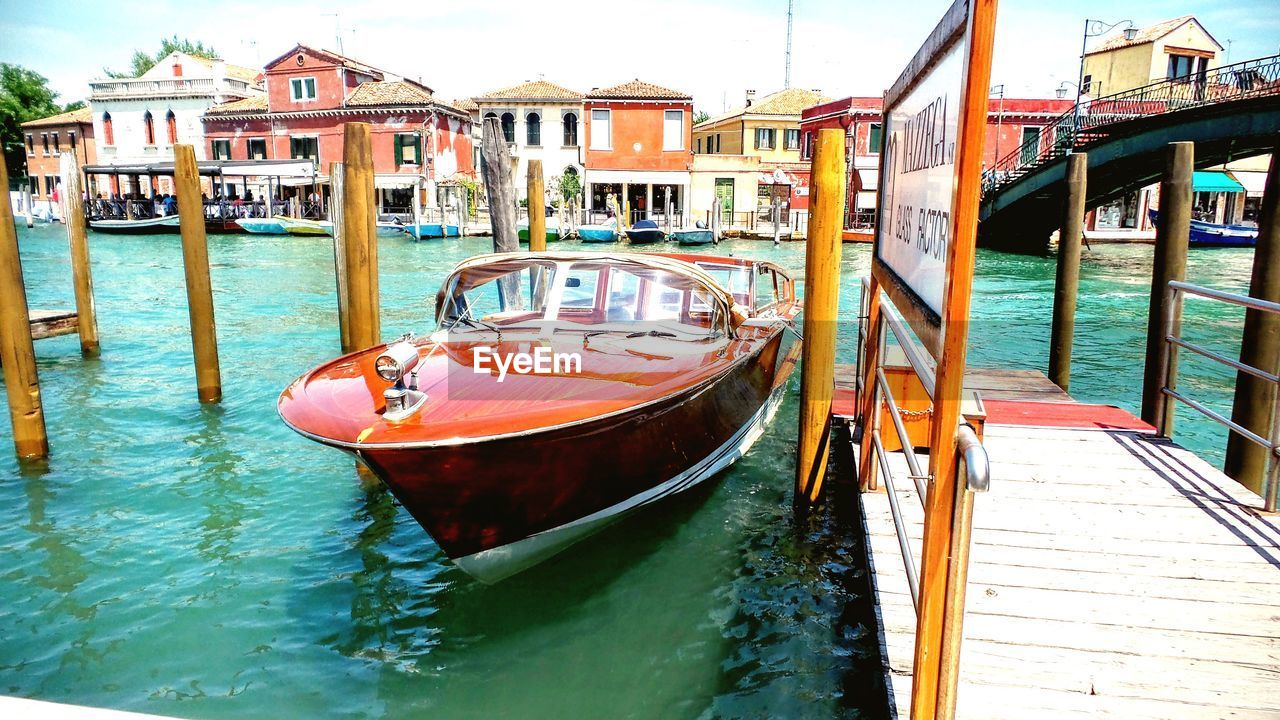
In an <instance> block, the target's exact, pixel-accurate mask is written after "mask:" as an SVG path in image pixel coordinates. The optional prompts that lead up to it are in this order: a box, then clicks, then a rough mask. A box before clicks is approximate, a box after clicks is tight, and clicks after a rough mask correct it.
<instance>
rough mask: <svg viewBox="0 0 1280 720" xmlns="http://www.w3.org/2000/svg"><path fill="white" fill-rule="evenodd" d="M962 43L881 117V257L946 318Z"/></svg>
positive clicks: (927, 305)
mask: <svg viewBox="0 0 1280 720" xmlns="http://www.w3.org/2000/svg"><path fill="white" fill-rule="evenodd" d="M963 50H964V43H962V42H960V43H954V44H952V45H951V48H950V49H949V50H948V51H947V52H946V54H945V55H943V56H942V58H941V59H940V60H939V61H938V62H937V64H936V65H935V66H934V67H933V68H932V69H931V70H930V72H929V73H928V75H927V76H925V77H924V78H923V79H922V81H921V82H920V83H919V84H918V85H916V87H915V88H914V89H913V90H912V91H911V92H910V93H909V94H907V95H906V96H904V97H903V98H902V99H901V100H899V101H898V103H897V104H896V105H894V106H893V107H892V108H890V109H889V114H888V115H886V116H885V118H884V150H883V153H884V156H883V157H882V158H881V162H882V169H881V203H880V208H879V212H880V218H879V219H880V222H879V223H877V233H878V236H877V237H876V255H877V257H878V258H879V259H880V261H881V262H882V263H884V264H885V265H886V266H887V267H888V268H889V269H890V270H892V271H893V274H894V275H896V276H897V278H898V280H900V281H901V282H902V284H903V285H905V286H906V287H907V289H909V290H910V291H911V292H912V293H913V294H915V295H916V297H918V298H919V299H920V301H921V302H922V303H923V304H924V305H925V306H926V307H928V308H929V309H930V310H932V311H933V312H934V313H935V314H936V315H937V316H939V317H941V315H942V295H943V289H944V287H945V284H946V273H947V267H946V264H947V246H948V244H949V242H950V240H951V238H950V233H951V208H952V199H953V196H954V194H955V180H956V173H955V160H956V134H957V127H958V123H957V120H958V118H959V115H960V93H961V91H962V89H963V86H964V62H963V60H964V53H963Z"/></svg>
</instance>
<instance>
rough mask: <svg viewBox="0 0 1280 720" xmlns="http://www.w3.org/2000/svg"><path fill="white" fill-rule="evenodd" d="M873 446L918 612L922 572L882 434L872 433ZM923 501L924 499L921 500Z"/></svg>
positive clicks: (908, 584) (908, 582)
mask: <svg viewBox="0 0 1280 720" xmlns="http://www.w3.org/2000/svg"><path fill="white" fill-rule="evenodd" d="M871 448H872V450H873V451H874V452H875V455H876V461H877V462H879V464H880V474H881V475H883V476H884V491H885V494H886V495H888V496H889V514H890V515H892V516H893V531H894V535H897V536H898V549H899V550H901V551H902V566H903V568H904V569H905V570H906V573H907V587H909V588H911V604H912V605H914V606H915V609H916V613H919V612H920V573H919V571H918V570H916V560H915V556H914V555H912V554H911V543H910V541H909V540H908V539H907V526H906V522H905V521H903V519H902V507H901V506H899V505H898V492H897V489H896V488H894V487H893V471H892V470H891V469H890V468H889V458H888V457H886V455H885V451H884V445H882V444H881V443H880V434H879V433H872V434H871ZM921 502H923V500H921Z"/></svg>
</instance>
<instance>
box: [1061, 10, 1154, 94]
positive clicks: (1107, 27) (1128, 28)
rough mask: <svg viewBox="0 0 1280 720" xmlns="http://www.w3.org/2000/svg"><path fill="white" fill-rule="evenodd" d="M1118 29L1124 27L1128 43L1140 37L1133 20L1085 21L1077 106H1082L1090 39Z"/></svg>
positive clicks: (1081, 43) (1077, 82)
mask: <svg viewBox="0 0 1280 720" xmlns="http://www.w3.org/2000/svg"><path fill="white" fill-rule="evenodd" d="M1118 27H1124V39H1125V40H1126V41H1130V40H1133V39H1134V38H1135V37H1137V36H1138V26H1137V25H1134V24H1133V21H1132V20H1121V21H1120V22H1114V23H1110V24H1108V23H1105V22H1103V21H1101V20H1089V19H1087V18H1086V19H1085V21H1084V37H1083V38H1081V39H1080V79H1079V80H1077V81H1076V105H1079V104H1080V95H1081V94H1082V91H1081V87H1082V86H1083V85H1084V53H1085V50H1086V49H1087V48H1088V44H1089V38H1091V37H1098V36H1099V35H1105V34H1107V33H1108V32H1111V31H1112V30H1114V29H1115V28H1118ZM1058 97H1059V98H1064V97H1066V95H1065V93H1064V94H1063V95H1059V96H1058Z"/></svg>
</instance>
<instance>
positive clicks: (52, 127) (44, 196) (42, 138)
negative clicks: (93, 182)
mask: <svg viewBox="0 0 1280 720" xmlns="http://www.w3.org/2000/svg"><path fill="white" fill-rule="evenodd" d="M22 135H23V142H24V143H25V144H26V149H27V176H28V177H30V178H31V200H32V203H33V204H34V205H35V207H36V209H37V214H40V215H46V213H50V212H52V214H53V215H55V216H58V217H60V215H59V211H57V210H55V209H54V207H53V206H54V203H53V191H54V188H56V187H58V185H59V184H60V182H61V181H60V180H59V177H58V172H59V166H60V164H61V162H62V153H64V152H74V153H75V154H76V156H77V157H78V158H79V160H80V167H84V166H85V165H92V164H93V163H95V162H97V160H98V154H97V148H96V146H95V145H94V141H93V115H92V113H90V111H89V108H81V109H79V110H72V111H71V112H65V113H61V114H59V115H53V116H51V117H47V118H41V119H39V120H31V121H28V122H25V123H22ZM91 190H92V188H91Z"/></svg>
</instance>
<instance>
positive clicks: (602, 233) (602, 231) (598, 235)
mask: <svg viewBox="0 0 1280 720" xmlns="http://www.w3.org/2000/svg"><path fill="white" fill-rule="evenodd" d="M578 238H579V239H581V240H582V242H584V243H611V242H618V225H617V223H614V224H612V225H608V224H606V225H579V226H578Z"/></svg>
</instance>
